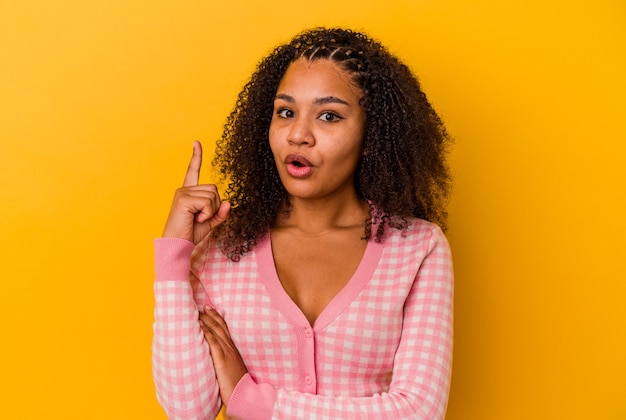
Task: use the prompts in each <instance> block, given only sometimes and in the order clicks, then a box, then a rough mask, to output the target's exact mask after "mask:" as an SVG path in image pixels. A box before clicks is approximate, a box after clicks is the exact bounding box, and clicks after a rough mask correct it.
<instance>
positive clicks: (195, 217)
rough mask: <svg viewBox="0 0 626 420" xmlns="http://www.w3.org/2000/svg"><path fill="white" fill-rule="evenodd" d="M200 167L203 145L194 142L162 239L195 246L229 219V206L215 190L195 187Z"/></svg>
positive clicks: (207, 187) (208, 186)
mask: <svg viewBox="0 0 626 420" xmlns="http://www.w3.org/2000/svg"><path fill="white" fill-rule="evenodd" d="M201 166H202V145H201V144H200V142H198V141H196V142H194V144H193V156H192V157H191V162H189V167H188V168H187V174H186V175H185V181H184V182H183V187H182V188H179V189H178V190H176V194H175V195H174V201H173V203H172V207H171V208H170V214H169V216H168V218H167V222H166V223H165V229H164V230H163V237H164V238H181V239H186V240H188V241H191V242H193V243H194V244H197V243H198V242H200V240H202V238H204V237H205V236H206V235H208V233H209V232H211V230H212V229H214V228H215V227H216V226H218V225H219V224H221V223H223V222H224V221H225V220H226V219H227V218H228V213H229V212H230V203H229V202H227V201H224V202H222V201H221V199H220V195H219V192H218V191H217V187H216V186H215V185H199V184H198V181H199V179H200V167H201Z"/></svg>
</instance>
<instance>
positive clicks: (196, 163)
mask: <svg viewBox="0 0 626 420" xmlns="http://www.w3.org/2000/svg"><path fill="white" fill-rule="evenodd" d="M200 167H202V145H201V144H200V142H199V141H197V140H196V141H194V142H193V155H191V161H189V166H188V167H187V173H186V174H185V181H184V182H183V187H190V186H193V185H198V181H199V180H200Z"/></svg>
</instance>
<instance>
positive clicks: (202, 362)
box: [152, 238, 221, 420]
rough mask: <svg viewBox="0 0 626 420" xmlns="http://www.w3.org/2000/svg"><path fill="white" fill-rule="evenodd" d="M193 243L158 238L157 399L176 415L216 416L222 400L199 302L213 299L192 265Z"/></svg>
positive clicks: (188, 419)
mask: <svg viewBox="0 0 626 420" xmlns="http://www.w3.org/2000/svg"><path fill="white" fill-rule="evenodd" d="M193 249H194V245H193V243H191V242H188V241H185V240H182V239H172V238H160V239H157V240H155V272H156V280H155V284H154V292H155V302H156V307H155V313H154V319H155V320H154V338H153V343H152V371H153V379H154V383H155V386H156V391H157V399H158V401H159V403H160V404H161V406H162V407H163V409H164V410H165V412H166V413H167V416H168V418H170V419H186V420H191V419H213V418H215V417H216V416H217V413H218V412H219V410H220V406H221V402H220V400H219V387H218V385H217V381H216V379H215V371H214V369H213V364H212V362H211V357H210V355H209V348H208V345H207V344H206V342H205V340H204V336H203V333H202V330H201V329H200V324H199V321H198V311H199V308H201V307H202V306H203V305H204V304H208V303H209V302H208V299H207V297H206V293H205V292H204V289H203V287H202V285H200V283H199V281H198V279H197V277H196V276H195V275H194V274H193V273H192V270H191V255H192V251H193ZM190 273H191V274H190Z"/></svg>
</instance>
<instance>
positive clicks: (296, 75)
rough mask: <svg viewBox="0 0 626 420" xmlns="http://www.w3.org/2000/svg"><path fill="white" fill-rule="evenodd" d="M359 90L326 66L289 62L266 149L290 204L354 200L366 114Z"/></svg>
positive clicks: (326, 62) (336, 69) (330, 64)
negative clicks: (287, 193) (271, 157)
mask: <svg viewBox="0 0 626 420" xmlns="http://www.w3.org/2000/svg"><path fill="white" fill-rule="evenodd" d="M361 97H362V92H361V90H360V89H359V88H358V87H356V86H354V84H353V83H352V81H351V79H350V76H349V74H348V73H346V72H345V71H344V70H342V69H341V68H340V67H339V66H337V65H336V64H334V63H333V62H332V61H330V60H325V59H321V60H316V61H313V62H309V61H306V60H304V59H299V60H297V61H294V62H293V63H292V64H291V65H290V66H289V68H288V69H287V71H286V72H285V75H284V76H283V78H282V80H281V82H280V84H279V85H278V89H277V92H276V97H275V99H274V112H273V116H272V122H271V124H270V130H269V140H270V148H271V149H272V153H273V155H274V161H275V163H276V167H277V168H278V173H279V175H280V179H281V181H282V183H283V185H284V186H285V188H286V189H287V191H288V192H289V194H290V196H291V197H292V198H295V199H298V198H302V199H327V198H333V197H335V198H343V197H346V196H347V195H349V194H352V195H354V192H355V189H354V172H355V170H356V167H357V165H358V163H359V160H360V159H361V156H362V148H363V147H362V145H363V132H364V129H365V112H364V110H363V108H362V107H361V105H360V104H359V100H360V99H361Z"/></svg>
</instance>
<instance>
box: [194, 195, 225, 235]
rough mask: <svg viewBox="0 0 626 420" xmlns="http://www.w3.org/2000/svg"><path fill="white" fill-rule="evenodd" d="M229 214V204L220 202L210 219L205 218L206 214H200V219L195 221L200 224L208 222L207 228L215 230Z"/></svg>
mask: <svg viewBox="0 0 626 420" xmlns="http://www.w3.org/2000/svg"><path fill="white" fill-rule="evenodd" d="M229 214H230V203H229V202H228V201H222V202H220V203H219V207H218V208H217V210H216V211H214V212H213V214H212V215H211V217H205V216H206V214H205V213H202V218H198V219H196V220H197V221H198V222H200V223H202V222H204V221H205V220H206V221H208V223H209V226H210V228H211V230H212V229H215V228H216V227H217V226H219V225H221V224H222V223H224V222H225V221H226V219H228V215H229Z"/></svg>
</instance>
